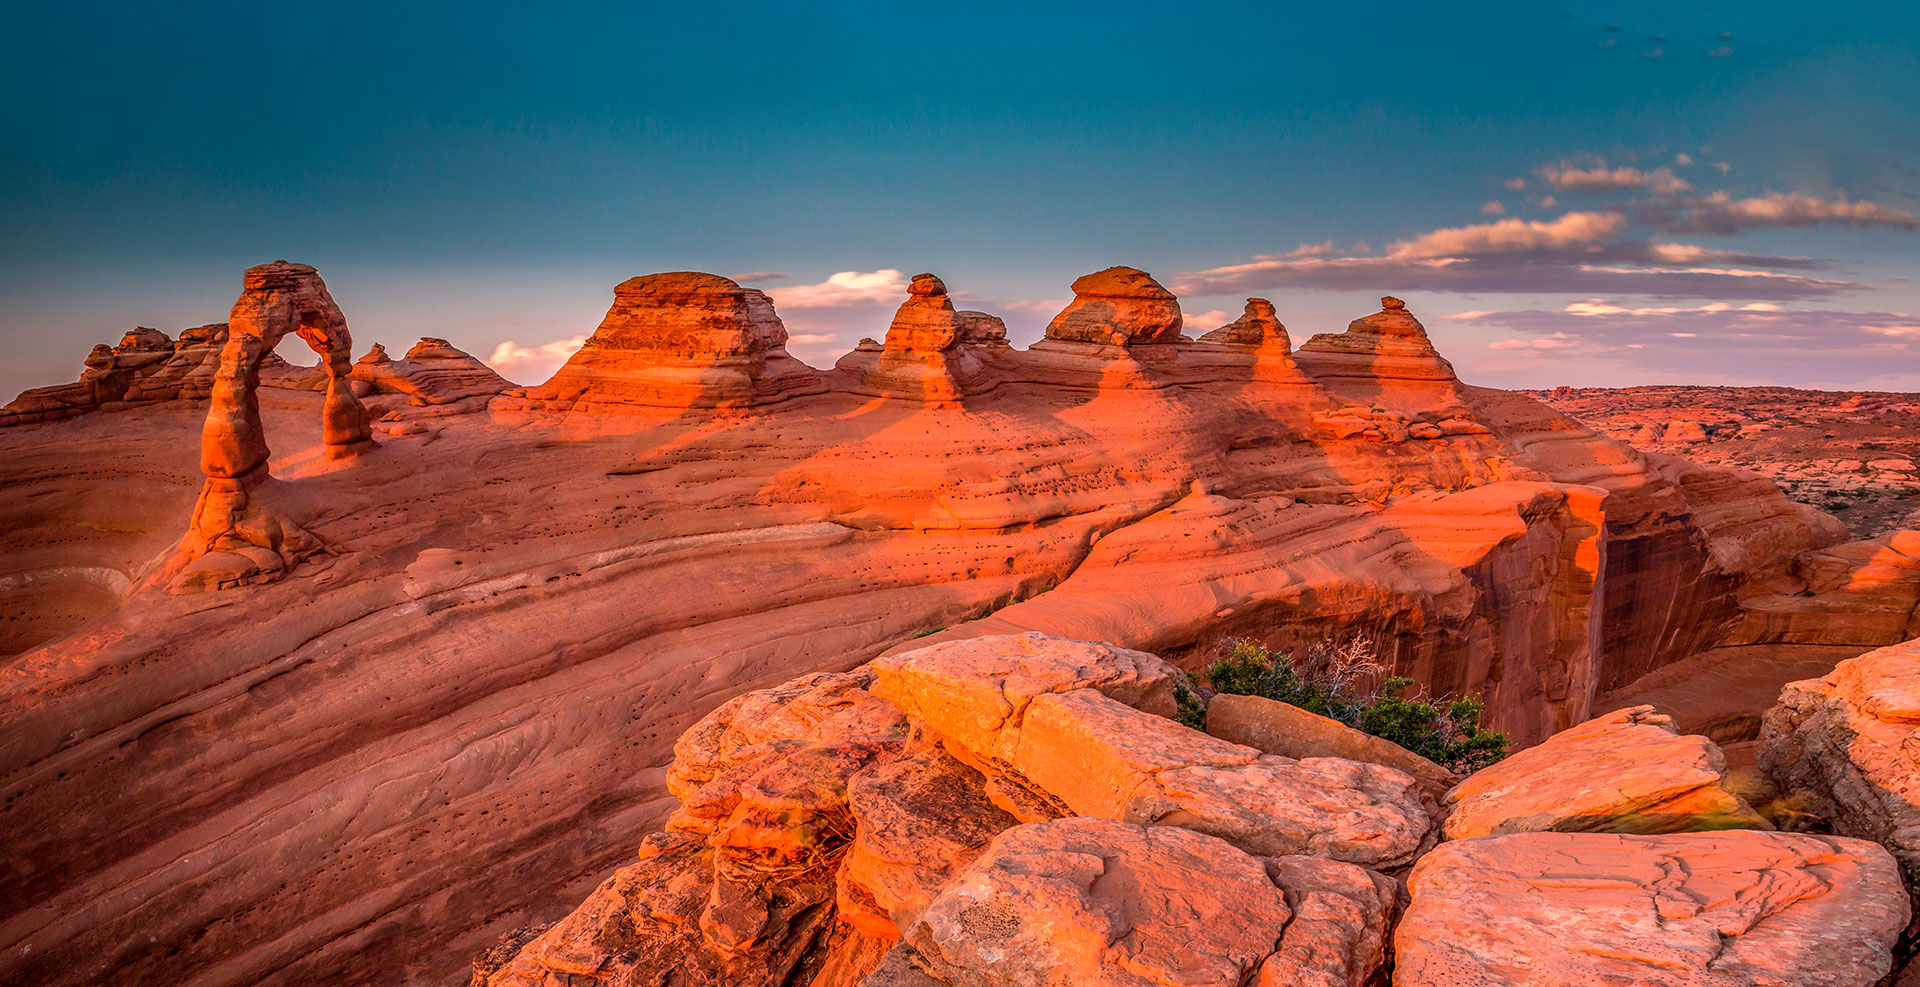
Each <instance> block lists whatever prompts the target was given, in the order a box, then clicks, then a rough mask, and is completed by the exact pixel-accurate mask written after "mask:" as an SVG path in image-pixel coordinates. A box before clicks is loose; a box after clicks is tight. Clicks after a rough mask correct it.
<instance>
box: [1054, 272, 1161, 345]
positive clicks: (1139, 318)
mask: <svg viewBox="0 0 1920 987" xmlns="http://www.w3.org/2000/svg"><path fill="white" fill-rule="evenodd" d="M1046 338H1047V339H1049V340H1053V341H1057V342H1072V343H1097V344H1100V345H1103V346H1133V345H1137V344H1140V343H1171V342H1176V341H1178V340H1179V338H1180V302H1179V301H1178V300H1177V299H1175V298H1174V297H1173V292H1171V291H1168V290H1167V289H1165V288H1162V287H1161V286H1160V282H1158V281H1155V280H1154V279H1153V275H1151V274H1148V273H1147V272H1145V271H1142V270H1137V269H1135V268H1131V267H1109V268H1107V269H1105V270H1102V271H1095V272H1093V273H1092V274H1088V275H1085V276H1084V277H1081V278H1079V279H1077V280H1075V281H1074V282H1073V301H1072V302H1069V303H1068V304H1067V307H1066V308H1064V309H1061V310H1060V314H1058V315H1056V316H1054V317H1053V321H1052V322H1049V323H1047V332H1046Z"/></svg>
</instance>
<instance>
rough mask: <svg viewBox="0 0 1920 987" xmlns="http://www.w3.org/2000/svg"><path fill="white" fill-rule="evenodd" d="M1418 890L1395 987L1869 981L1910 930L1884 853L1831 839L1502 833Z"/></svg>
mask: <svg viewBox="0 0 1920 987" xmlns="http://www.w3.org/2000/svg"><path fill="white" fill-rule="evenodd" d="M1407 888H1408V890H1409V891H1410V892H1412V896H1413V900H1412V904H1410V905H1409V906H1408V908H1407V912H1406V915H1405V916H1404V917H1403V918H1402V919H1401V921H1400V924H1399V927H1398V928H1397V929H1396V930H1395V932H1394V970H1393V983H1394V985H1395V987H1464V985H1468V984H1472V985H1476V987H1480V985H1485V987H1566V985H1571V984H1636V985H1645V987H1708V985H1713V987H1719V985H1726V987H1735V985H1748V984H1752V985H1761V984H1769V985H1782V987H1785V985H1816V984H1817V985H1823V987H1824V985H1830V987H1868V985H1871V984H1874V983H1875V982H1876V981H1878V980H1879V979H1880V978H1881V977H1883V976H1885V975H1886V974H1887V973H1888V972H1889V971H1890V970H1891V969H1892V962H1893V961H1892V950H1893V945H1894V940H1895V938H1896V937H1897V936H1898V935H1899V932H1900V928H1901V927H1902V926H1903V925H1905V924H1906V920H1907V902H1906V894H1905V892H1903V891H1902V890H1901V887H1900V878H1899V874H1898V872H1897V870H1896V868H1895V866H1894V863H1893V859H1892V858H1891V857H1889V856H1888V855H1887V853H1886V851H1885V850H1882V849H1881V848H1880V847H1878V846H1876V845H1875V844H1872V843H1869V842H1866V841H1864V840H1854V839H1846V838H1843V837H1831V836H1797V835H1787V834H1782V833H1753V832H1733V831H1729V832H1724V833H1681V834H1672V835H1665V836H1616V835H1609V834H1599V833H1523V834H1516V835H1512V836H1496V837H1488V838H1484V839H1477V840H1464V841H1461V842H1458V843H1444V844H1441V845H1440V846H1439V847H1438V848H1437V849H1435V850H1434V851H1433V852H1432V853H1430V854H1428V855H1427V856H1426V857H1424V858H1422V859H1421V861H1420V863H1419V864H1418V865H1417V866H1416V867H1414V869H1413V873H1412V874H1411V875H1410V876H1409V877H1408V880H1407Z"/></svg>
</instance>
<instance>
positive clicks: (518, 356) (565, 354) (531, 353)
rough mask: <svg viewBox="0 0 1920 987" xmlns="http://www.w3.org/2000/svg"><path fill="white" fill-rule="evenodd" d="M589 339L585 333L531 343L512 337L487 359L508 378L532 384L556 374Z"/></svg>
mask: <svg viewBox="0 0 1920 987" xmlns="http://www.w3.org/2000/svg"><path fill="white" fill-rule="evenodd" d="M586 341H587V337H586V336H584V335H580V336H574V337H571V338H569V339H556V340H554V341H552V342H549V343H535V344H532V345H523V344H521V343H518V342H516V341H514V340H511V339H509V340H506V341H505V342H503V343H501V344H500V345H498V346H495V347H494V348H493V354H492V355H491V356H489V357H487V361H486V362H487V364H488V365H489V366H491V367H493V369H494V370H496V371H499V373H500V376H502V377H505V378H507V379H508V380H511V381H515V382H517V383H523V384H531V383H535V382H538V381H543V380H546V379H547V378H548V377H551V376H553V372H554V371H556V370H559V369H560V365H561V364H564V363H566V362H567V359H568V358H569V357H571V356H573V355H574V354H575V353H577V352H579V351H580V347H581V346H583V345H585V344H586Z"/></svg>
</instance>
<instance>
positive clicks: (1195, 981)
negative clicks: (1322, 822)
mask: <svg viewBox="0 0 1920 987" xmlns="http://www.w3.org/2000/svg"><path fill="white" fill-rule="evenodd" d="M1391 900H1392V891H1391V883H1390V882H1385V881H1384V879H1380V878H1379V876H1378V875H1371V874H1369V873H1368V872H1366V871H1364V870H1361V869H1360V868H1357V867H1352V866H1350V865H1344V864H1336V863H1333V862H1330V861H1311V862H1302V861H1299V860H1297V859H1296V858H1279V859H1276V860H1269V861H1265V862H1263V861H1261V860H1259V859H1256V858H1254V857H1250V856H1247V855H1246V854H1244V853H1241V852H1240V851H1238V850H1236V849H1234V848H1233V847H1231V846H1228V845H1227V844H1226V843H1223V842H1221V841H1219V840H1216V839H1212V838H1210V837H1207V836H1203V835H1200V834H1197V833H1190V832H1186V831H1184V830H1180V829H1173V828H1167V827H1159V826H1136V825H1130V824H1127V823H1120V822H1113V821H1110V820H1102V819H1063V820H1059V821H1056V822H1041V823H1030V824H1027V825H1024V826H1019V827H1016V828H1014V829H1010V830H1007V831H1006V832H1004V833H1002V834H1000V835H999V836H998V837H996V838H995V839H994V841H993V843H992V845H991V846H989V847H988V848H987V851H986V853H985V854H983V855H982V856H981V857H980V859H978V860H977V861H975V862H974V863H973V864H972V865H971V866H969V867H968V868H967V869H966V870H964V871H962V872H961V873H960V874H959V875H957V876H956V877H955V878H954V881H953V883H952V884H950V885H949V886H948V887H947V889H946V890H945V891H944V892H943V893H942V894H941V895H940V897H939V898H937V899H935V900H934V902H933V904H932V905H930V906H929V907H928V908H927V910H926V911H925V912H924V913H923V914H922V915H921V916H920V919H919V920H918V921H917V922H915V923H914V924H913V925H912V926H911V927H910V928H909V929H908V930H907V932H906V935H905V936H904V937H903V938H902V941H901V945H900V946H899V947H896V948H895V950H894V951H893V953H891V954H889V956H888V957H887V959H886V961H885V962H883V963H882V965H881V967H880V969H879V970H878V971H876V972H875V973H874V974H873V975H872V976H870V977H868V978H867V979H866V980H865V981H864V982H863V983H864V984H865V985H866V987H905V985H910V984H919V985H926V984H938V985H951V987H1000V985H1006V987H1029V985H1031V987H1069V985H1073V987H1081V985H1088V987H1103V985H1110V987H1149V985H1152V987H1183V985H1193V987H1201V985H1218V984H1233V983H1249V982H1253V983H1259V984H1271V985H1276V987H1277V985H1280V984H1311V985H1329V987H1331V985H1341V987H1358V985H1360V984H1362V983H1364V982H1366V980H1367V979H1368V978H1369V977H1370V976H1372V974H1373V973H1374V971H1375V970H1376V969H1377V968H1378V967H1379V965H1380V962H1381V956H1380V952H1381V951H1380V948H1379V947H1380V941H1381V939H1382V938H1383V937H1384V931H1383V930H1384V929H1385V926H1386V923H1387V917H1388V911H1389V907H1390V902H1391Z"/></svg>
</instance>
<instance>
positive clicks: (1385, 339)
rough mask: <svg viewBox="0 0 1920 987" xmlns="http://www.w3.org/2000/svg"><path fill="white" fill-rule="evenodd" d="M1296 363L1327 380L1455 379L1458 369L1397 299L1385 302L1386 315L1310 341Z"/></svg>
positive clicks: (1382, 301)
mask: <svg viewBox="0 0 1920 987" xmlns="http://www.w3.org/2000/svg"><path fill="white" fill-rule="evenodd" d="M1294 359H1295V360H1296V361H1298V362H1299V364H1300V366H1301V367H1303V368H1305V369H1306V371H1307V372H1308V373H1310V374H1312V375H1313V376H1315V377H1321V378H1340V377H1359V378H1363V379H1388V380H1395V379H1400V380H1432V381H1450V380H1453V379H1454V375H1453V365H1452V364H1450V363H1448V362H1447V361H1446V360H1444V359H1441V357H1440V354H1439V352H1438V351H1436V350H1435V349H1434V348H1433V342H1432V340H1430V339H1428V338H1427V329H1426V327H1425V326H1423V325H1421V324H1420V320H1419V319H1416V318H1414V317H1413V313H1411V312H1408V311H1407V303H1406V302H1403V301H1401V300H1400V299H1398V298H1394V297H1392V296H1388V297H1385V298H1382V299H1380V311H1378V312H1376V313H1374V314H1372V315H1369V316H1367V317H1366V318H1364V319H1355V320H1353V322H1351V323H1349V324H1348V326H1347V331H1346V332H1343V333H1337V334H1335V333H1322V334H1320V335H1318V336H1315V337H1313V338H1312V339H1309V340H1307V341H1306V342H1305V343H1303V344H1301V346H1300V348H1299V349H1298V350H1296V351H1295V353H1294Z"/></svg>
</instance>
